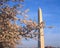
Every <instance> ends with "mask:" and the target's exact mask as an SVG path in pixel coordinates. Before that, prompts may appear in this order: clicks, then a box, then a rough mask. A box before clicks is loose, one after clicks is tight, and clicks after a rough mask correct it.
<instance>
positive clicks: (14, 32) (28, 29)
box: [0, 0, 37, 48]
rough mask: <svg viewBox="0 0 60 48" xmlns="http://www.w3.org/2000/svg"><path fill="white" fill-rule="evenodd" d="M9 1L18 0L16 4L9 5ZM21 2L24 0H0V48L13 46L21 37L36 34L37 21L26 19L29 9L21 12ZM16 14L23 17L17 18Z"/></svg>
mask: <svg viewBox="0 0 60 48" xmlns="http://www.w3.org/2000/svg"><path fill="white" fill-rule="evenodd" d="M9 1H11V2H13V3H16V2H18V4H16V5H13V6H12V7H11V6H9V5H8V3H7V2H9ZM21 2H24V0H0V48H15V46H16V44H18V40H20V39H21V37H24V38H26V39H27V38H33V37H36V35H37V33H35V32H36V30H37V23H36V22H34V21H32V20H27V19H26V18H27V15H26V13H27V12H28V11H29V9H27V10H25V11H23V12H22V11H21V8H22V7H23V6H22V5H21V4H20V3H21ZM19 9H20V10H19ZM17 15H20V16H23V19H21V18H18V17H17ZM17 21H19V22H20V25H17ZM21 24H24V26H23V25H21ZM33 35H34V36H33Z"/></svg>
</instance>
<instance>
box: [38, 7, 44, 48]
mask: <svg viewBox="0 0 60 48" xmlns="http://www.w3.org/2000/svg"><path fill="white" fill-rule="evenodd" d="M38 24H39V31H38V32H39V35H38V48H44V31H43V28H44V24H43V19H42V10H41V8H39V9H38Z"/></svg>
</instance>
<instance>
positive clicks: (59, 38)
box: [24, 0, 60, 46]
mask: <svg viewBox="0 0 60 48" xmlns="http://www.w3.org/2000/svg"><path fill="white" fill-rule="evenodd" d="M24 6H25V7H24V8H29V9H30V12H29V13H28V14H29V17H30V18H32V19H34V17H35V19H36V21H37V20H38V8H42V12H43V20H44V22H45V25H46V26H47V27H48V26H54V28H52V29H49V28H45V29H44V35H45V45H46V46H47V45H51V46H60V0H25V2H24ZM27 43H28V42H27ZM30 43H31V42H30ZM34 44H35V45H37V42H35V41H34ZM32 45H33V44H32Z"/></svg>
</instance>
